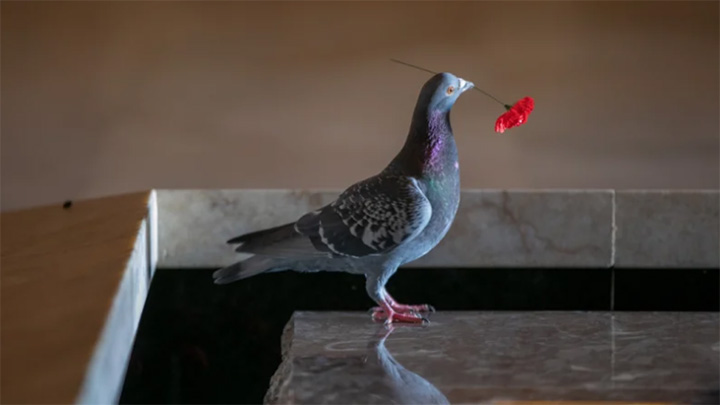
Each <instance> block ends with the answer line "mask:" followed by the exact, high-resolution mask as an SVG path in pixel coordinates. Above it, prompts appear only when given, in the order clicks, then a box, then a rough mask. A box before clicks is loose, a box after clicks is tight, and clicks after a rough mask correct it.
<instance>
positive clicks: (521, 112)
mask: <svg viewBox="0 0 720 405" xmlns="http://www.w3.org/2000/svg"><path fill="white" fill-rule="evenodd" d="M505 108H506V109H507V112H505V113H504V114H503V115H501V116H500V117H499V118H498V119H497V121H495V132H499V133H501V134H502V133H503V132H505V130H506V129H509V128H512V127H517V126H520V125H522V124H524V123H525V122H527V119H528V116H529V115H530V113H531V112H532V110H533V108H535V101H533V99H532V98H530V97H525V98H523V99H522V100H520V101H518V102H517V103H515V105H514V106H512V107H511V106H509V105H506V106H505Z"/></svg>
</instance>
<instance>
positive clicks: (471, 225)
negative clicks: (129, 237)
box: [158, 189, 720, 268]
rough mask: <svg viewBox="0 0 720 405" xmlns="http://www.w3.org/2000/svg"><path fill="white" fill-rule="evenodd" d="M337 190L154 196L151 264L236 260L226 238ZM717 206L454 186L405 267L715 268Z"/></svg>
mask: <svg viewBox="0 0 720 405" xmlns="http://www.w3.org/2000/svg"><path fill="white" fill-rule="evenodd" d="M339 192H340V191H339V190H242V189H239V190H158V211H159V243H160V247H159V249H160V250H159V254H160V257H159V266H160V267H163V268H192V267H220V266H224V265H227V264H230V263H232V262H234V261H237V260H241V259H242V258H244V257H246V256H243V255H238V254H236V253H235V252H234V251H233V250H232V249H230V248H229V247H228V246H227V245H226V244H225V243H224V242H225V241H226V240H227V239H229V238H231V237H233V236H236V235H239V234H242V233H245V232H251V231H255V230H259V229H262V228H266V227H271V226H277V225H280V224H283V223H288V222H291V221H294V220H296V219H297V218H298V217H300V216H301V215H303V214H304V213H306V212H308V211H311V210H314V209H317V208H319V207H321V206H323V205H325V204H328V203H330V202H332V201H333V200H334V199H335V198H336V197H337V195H338V194H339ZM668 196H672V197H670V198H668ZM676 199H679V201H681V203H680V207H681V208H677V207H676V206H675V205H677V204H676V202H675V201H676ZM717 200H718V191H717V190H711V191H708V190H699V191H677V192H676V191H664V192H663V191H659V192H653V191H617V192H616V191H614V190H463V194H462V199H461V203H460V208H459V211H458V215H457V217H456V220H455V223H454V224H453V226H452V227H451V229H450V231H449V233H448V235H447V236H446V237H445V239H444V240H443V241H442V242H441V243H440V244H439V245H438V246H437V247H436V248H435V249H434V250H432V251H431V252H430V253H428V254H427V255H426V256H425V257H423V258H421V259H420V260H418V261H416V262H413V263H410V264H409V265H408V266H407V267H440V266H447V267H478V268H479V267H576V268H608V267H610V266H613V265H614V266H615V267H620V268H621V267H674V268H678V267H705V268H716V267H718V261H719V260H718V250H720V241H719V240H720V238H719V236H718V226H717V224H718V204H717ZM674 204H675V205H674ZM657 213H662V215H660V216H658V215H656V214H657ZM713 224H716V226H714V227H713V226H712V225H713ZM614 230H615V232H614ZM676 231H677V232H676ZM648 235H650V237H648ZM678 235H680V236H678ZM697 241H701V243H697Z"/></svg>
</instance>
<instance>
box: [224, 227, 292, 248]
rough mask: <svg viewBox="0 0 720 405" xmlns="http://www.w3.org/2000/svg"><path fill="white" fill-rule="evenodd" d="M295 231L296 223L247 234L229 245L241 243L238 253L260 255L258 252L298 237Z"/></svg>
mask: <svg viewBox="0 0 720 405" xmlns="http://www.w3.org/2000/svg"><path fill="white" fill-rule="evenodd" d="M297 235H298V233H297V231H295V223H294V222H293V223H291V224H285V225H280V226H276V227H274V228H269V229H263V230H261V231H257V232H251V233H246V234H245V235H240V236H237V237H235V238H232V239H230V240H229V241H227V243H228V244H231V245H234V244H237V243H239V244H240V246H238V247H237V249H236V251H237V252H243V253H258V251H260V250H263V249H265V248H267V247H268V246H272V245H275V244H277V243H279V242H283V241H286V240H288V239H290V238H292V237H293V236H297Z"/></svg>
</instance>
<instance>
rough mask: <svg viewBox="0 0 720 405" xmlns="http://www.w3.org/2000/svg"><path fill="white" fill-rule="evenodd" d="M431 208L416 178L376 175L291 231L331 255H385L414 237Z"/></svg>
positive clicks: (427, 218) (309, 215)
mask: <svg viewBox="0 0 720 405" xmlns="http://www.w3.org/2000/svg"><path fill="white" fill-rule="evenodd" d="M431 215H432V207H431V205H430V202H429V201H428V199H427V198H426V197H425V194H424V193H423V192H422V190H421V189H420V187H419V183H418V182H417V180H416V179H414V178H411V177H405V176H388V175H382V174H381V175H378V176H375V177H371V178H369V179H367V180H364V181H361V182H359V183H356V184H354V185H353V186H351V187H350V188H348V189H347V190H346V191H345V192H343V193H342V194H341V195H340V196H339V197H338V199H337V200H335V201H334V202H333V203H331V204H329V205H327V206H325V207H323V208H321V209H320V210H317V211H315V212H311V213H309V214H306V215H304V216H303V217H302V218H300V219H299V220H298V221H297V223H296V224H295V230H296V231H297V232H299V233H300V234H302V235H305V236H307V237H309V238H310V241H311V242H312V244H313V246H314V247H315V249H317V250H318V251H321V252H326V253H328V254H330V255H331V256H345V257H362V256H368V255H376V254H383V253H387V252H389V251H391V250H393V249H394V248H396V247H397V246H399V245H401V244H402V243H403V242H405V241H408V240H410V239H412V238H414V237H415V236H417V235H418V234H419V233H420V232H421V231H422V230H423V228H425V226H426V225H427V224H428V222H429V221H430V216H431Z"/></svg>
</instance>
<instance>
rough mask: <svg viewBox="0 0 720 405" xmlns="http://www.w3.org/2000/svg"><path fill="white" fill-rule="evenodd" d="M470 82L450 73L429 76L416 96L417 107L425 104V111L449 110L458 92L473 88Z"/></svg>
mask: <svg viewBox="0 0 720 405" xmlns="http://www.w3.org/2000/svg"><path fill="white" fill-rule="evenodd" d="M473 86H474V85H473V84H472V82H468V81H466V80H463V79H461V78H459V77H457V76H455V75H454V74H452V73H438V74H436V75H435V76H433V77H431V78H430V80H428V81H427V82H426V83H425V85H424V86H423V88H422V90H421V91H420V97H419V98H418V107H420V106H422V107H423V109H425V108H424V107H425V106H427V111H450V109H451V108H452V106H453V104H455V101H456V100H457V99H458V97H460V94H462V93H464V92H465V91H466V90H469V89H472V88H473Z"/></svg>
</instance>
